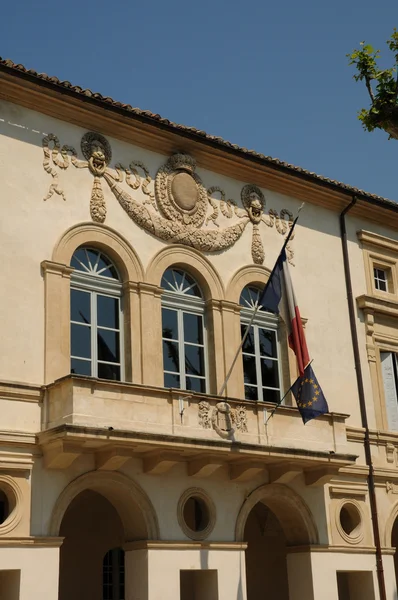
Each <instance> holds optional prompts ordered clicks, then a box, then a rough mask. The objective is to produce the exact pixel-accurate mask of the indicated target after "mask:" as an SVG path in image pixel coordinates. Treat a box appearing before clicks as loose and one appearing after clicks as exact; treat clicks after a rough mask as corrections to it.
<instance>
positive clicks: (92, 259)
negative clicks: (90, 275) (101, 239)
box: [85, 248, 106, 271]
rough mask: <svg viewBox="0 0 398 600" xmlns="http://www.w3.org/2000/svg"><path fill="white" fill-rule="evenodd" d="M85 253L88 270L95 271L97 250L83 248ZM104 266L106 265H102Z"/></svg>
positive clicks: (97, 257)
mask: <svg viewBox="0 0 398 600" xmlns="http://www.w3.org/2000/svg"><path fill="white" fill-rule="evenodd" d="M85 251H86V253H87V259H88V263H89V265H90V270H92V271H95V270H96V265H97V260H98V259H99V252H98V250H92V249H90V248H85ZM104 266H106V265H105V264H104Z"/></svg>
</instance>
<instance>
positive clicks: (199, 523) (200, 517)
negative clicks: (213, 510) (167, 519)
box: [182, 496, 210, 531]
mask: <svg viewBox="0 0 398 600" xmlns="http://www.w3.org/2000/svg"><path fill="white" fill-rule="evenodd" d="M182 514H183V517H184V521H185V524H186V526H187V527H188V528H189V529H190V530H191V531H203V530H204V529H206V527H207V526H208V524H209V522H210V515H209V509H208V508H207V505H206V503H205V501H204V500H203V499H202V498H198V497H197V496H191V497H190V498H188V499H187V500H186V502H185V504H184V508H183V511H182Z"/></svg>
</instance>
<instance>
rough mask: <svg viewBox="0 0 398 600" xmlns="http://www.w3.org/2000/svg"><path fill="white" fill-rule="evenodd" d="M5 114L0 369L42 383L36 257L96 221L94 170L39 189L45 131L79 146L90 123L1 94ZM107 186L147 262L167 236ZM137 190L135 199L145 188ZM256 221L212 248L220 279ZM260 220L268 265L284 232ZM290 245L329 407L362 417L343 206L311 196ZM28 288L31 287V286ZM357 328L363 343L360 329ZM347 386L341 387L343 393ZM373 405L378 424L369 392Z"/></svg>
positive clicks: (216, 179) (123, 226)
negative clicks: (321, 203) (230, 242)
mask: <svg viewBox="0 0 398 600" xmlns="http://www.w3.org/2000/svg"><path fill="white" fill-rule="evenodd" d="M0 114H1V118H2V121H1V123H0V131H1V133H2V134H3V135H2V137H1V146H0V156H1V163H0V164H2V165H3V168H6V169H7V177H6V178H5V179H3V182H2V198H3V199H4V200H3V201H4V203H5V206H6V211H5V212H4V214H3V219H2V223H1V227H2V231H1V233H2V237H1V239H2V246H3V247H4V251H5V254H6V256H7V260H6V261H4V264H3V269H2V272H1V278H2V280H1V285H2V286H5V285H6V286H7V290H8V293H7V296H4V295H3V296H2V299H1V303H2V304H1V306H0V314H1V315H3V316H6V318H5V319H3V320H4V322H5V326H6V327H5V331H4V333H3V336H4V339H5V340H7V353H6V355H5V356H4V357H3V360H2V361H1V366H0V369H1V371H0V377H1V378H3V379H8V380H16V381H25V382H30V383H42V382H43V369H44V364H43V363H44V334H43V331H44V306H43V300H44V298H43V280H42V277H41V274H40V263H41V262H42V261H43V260H49V259H51V256H52V253H53V250H54V246H55V244H56V241H57V240H58V239H59V238H60V237H61V236H62V235H63V233H64V232H65V231H66V230H67V229H68V228H69V227H71V226H73V225H76V224H78V223H79V222H87V221H89V220H90V215H89V198H90V193H91V186H92V180H93V178H92V176H91V174H90V173H89V172H88V170H87V169H76V168H74V167H73V166H69V168H68V169H67V170H64V171H62V170H61V169H58V172H59V182H60V186H61V187H62V188H63V190H64V193H65V197H66V201H63V200H62V198H61V197H60V196H59V195H57V194H54V195H53V197H52V198H50V199H49V200H47V201H46V202H44V201H43V197H44V196H45V195H46V194H47V191H48V189H49V186H50V184H51V183H52V182H53V180H52V178H51V176H50V175H49V174H48V173H47V172H45V170H44V169H43V164H42V162H43V150H42V147H41V142H42V139H43V136H44V135H45V134H47V133H49V132H51V133H54V134H55V135H57V137H58V138H59V140H60V143H61V144H67V145H71V146H73V147H74V148H76V149H77V150H78V153H80V149H79V146H80V139H81V137H82V135H83V133H84V130H83V129H80V128H78V127H75V126H72V125H70V124H68V123H63V122H61V121H57V120H56V119H52V118H50V117H47V116H44V115H41V114H40V113H34V112H32V111H29V110H27V109H24V108H21V107H17V106H15V105H10V104H8V103H6V102H1V105H0ZM109 142H110V144H111V147H112V151H113V163H116V162H121V163H123V164H128V163H129V162H130V161H131V160H132V159H136V160H137V159H138V160H141V161H142V162H144V164H145V165H146V166H147V168H148V170H149V172H150V175H151V176H152V178H153V177H154V176H155V174H156V171H157V169H158V168H159V167H160V166H161V165H162V164H164V162H165V158H166V157H164V156H162V155H156V154H154V153H153V152H149V151H147V150H144V149H142V148H137V147H131V146H129V145H127V144H125V143H122V142H120V141H118V140H114V139H110V140H109ZM198 174H200V176H201V178H202V180H203V183H204V185H205V186H206V187H210V186H211V185H219V186H221V187H222V188H223V189H224V190H225V193H226V197H227V198H232V199H234V200H235V201H237V202H238V203H240V190H241V188H242V185H243V184H244V183H246V182H238V181H234V180H232V179H230V178H227V177H224V176H221V175H219V174H216V173H210V172H208V171H205V170H203V169H200V168H198ZM103 188H104V194H105V198H106V203H107V210H108V214H107V219H106V224H107V225H108V226H109V227H111V228H113V229H114V230H116V231H117V232H119V233H120V234H121V235H122V236H124V237H125V238H126V239H127V240H128V241H129V242H130V243H131V244H132V246H133V247H134V249H135V250H136V252H137V254H138V256H139V258H140V260H141V262H142V264H143V266H144V269H146V268H147V267H148V264H149V262H150V261H151V259H152V258H153V256H154V255H155V254H156V253H157V252H158V251H159V250H160V249H161V248H162V247H163V246H164V242H162V241H160V240H157V239H156V238H155V237H153V236H151V235H149V234H147V233H146V232H145V231H144V230H143V229H141V228H140V227H139V226H137V225H136V224H135V223H134V222H133V221H132V220H131V219H130V218H129V217H128V216H127V214H126V213H125V212H124V211H123V210H122V209H121V207H120V206H119V205H118V204H117V202H116V201H115V198H114V197H113V195H112V194H111V192H110V190H109V189H108V188H107V186H105V185H104V186H103ZM264 193H265V197H266V207H267V209H269V208H273V209H275V210H277V211H280V210H281V209H282V208H285V209H288V210H290V211H291V212H292V213H293V214H295V213H296V211H297V209H298V206H299V202H297V201H296V200H294V199H293V198H289V197H286V196H284V195H282V194H278V193H275V192H272V191H268V190H266V189H265V190H264ZM132 194H135V197H137V198H139V197H140V194H141V192H132ZM362 226H369V224H366V223H359V222H358V223H357V222H351V221H349V237H350V258H351V260H352V261H353V268H352V275H353V284H354V295H355V296H357V295H359V294H361V293H363V292H364V291H365V287H364V286H365V282H364V275H363V264H362V263H361V250H360V248H359V246H358V244H357V243H356V236H355V232H356V230H357V229H358V228H360V227H362ZM372 228H373V226H372ZM250 229H251V226H250V225H249V226H248V227H247V228H246V231H245V232H244V234H243V235H242V237H241V239H240V240H239V241H238V242H237V243H236V244H235V246H233V247H232V248H230V249H229V250H228V251H226V252H223V253H216V254H215V255H209V259H210V261H211V263H212V264H213V265H214V267H215V269H216V270H217V273H218V274H219V276H220V278H221V281H222V283H223V284H224V286H227V284H228V282H229V281H230V279H231V278H232V277H233V275H234V273H236V272H237V271H238V270H239V268H241V267H243V266H245V265H247V264H250V263H251V262H252V259H251V254H250V244H251V231H250ZM260 229H261V236H262V239H263V243H264V247H265V254H266V258H265V266H266V267H268V268H272V266H273V264H274V261H275V258H276V256H277V254H278V251H279V249H280V247H281V244H282V238H281V236H280V234H278V232H277V231H276V229H275V227H273V228H268V227H267V226H266V225H265V224H261V226H260ZM374 229H375V230H377V231H378V232H380V233H382V234H383V235H387V236H388V235H389V236H393V235H394V233H393V232H390V231H386V230H383V229H382V228H380V227H376V228H374ZM292 247H293V248H294V252H295V257H294V262H295V265H296V266H295V267H294V268H292V269H291V271H292V278H293V282H294V285H295V288H296V293H297V297H298V299H299V304H300V309H301V313H302V315H303V317H305V318H308V323H307V330H306V332H307V341H308V345H309V348H310V353H311V356H312V357H313V358H314V368H315V369H316V372H317V375H318V378H319V380H320V381H321V382H322V386H323V388H324V391H325V394H326V395H327V397H328V400H329V404H330V407H331V409H332V410H334V411H336V412H345V413H349V414H350V415H351V417H350V420H349V423H351V424H356V425H358V424H359V411H358V402H357V391H356V381H355V372H354V366H353V357H352V349H351V339H350V331H349V322H348V313H347V306H346V293H345V283H344V273H343V265H342V255H341V241H340V236H339V222H338V217H337V215H336V214H334V213H332V212H330V211H327V210H325V209H323V208H320V207H316V206H314V205H311V204H310V203H307V204H306V206H305V209H304V211H303V212H302V214H301V217H300V222H299V224H298V226H297V231H296V236H295V240H294V241H293V243H292ZM16 273H18V277H16V276H15V274H16ZM26 290H29V292H28V293H26ZM359 330H360V341H361V342H362V341H363V336H362V334H361V328H359ZM336 333H337V334H338V335H336ZM362 346H363V344H362ZM364 352H365V351H364V350H363V351H362V355H363V360H364V363H363V367H364V368H363V370H364V380H365V389H366V393H367V397H368V398H370V397H371V386H370V381H369V375H368V372H367V368H366V364H367V363H366V360H365V354H364ZM342 389H344V394H342V393H341V390H342ZM368 404H369V412H370V417H369V419H370V422H371V423H372V420H373V417H372V407H371V401H369V402H368Z"/></svg>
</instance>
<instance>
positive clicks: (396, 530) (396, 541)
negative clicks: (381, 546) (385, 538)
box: [391, 517, 398, 589]
mask: <svg viewBox="0 0 398 600" xmlns="http://www.w3.org/2000/svg"><path fill="white" fill-rule="evenodd" d="M391 546H392V547H393V548H395V554H394V567H395V581H396V585H397V589H398V517H396V519H395V521H394V525H393V528H392V533H391Z"/></svg>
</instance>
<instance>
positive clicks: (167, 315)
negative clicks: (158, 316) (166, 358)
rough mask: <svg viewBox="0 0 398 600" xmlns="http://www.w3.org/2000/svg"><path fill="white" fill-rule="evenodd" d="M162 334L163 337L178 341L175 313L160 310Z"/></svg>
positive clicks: (163, 309) (173, 311)
mask: <svg viewBox="0 0 398 600" xmlns="http://www.w3.org/2000/svg"><path fill="white" fill-rule="evenodd" d="M162 332H163V337H164V338H168V339H171V340H178V325H177V311H176V310H169V309H168V308H162Z"/></svg>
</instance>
